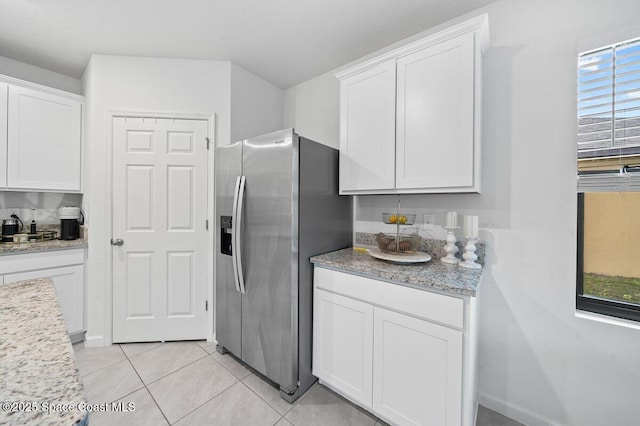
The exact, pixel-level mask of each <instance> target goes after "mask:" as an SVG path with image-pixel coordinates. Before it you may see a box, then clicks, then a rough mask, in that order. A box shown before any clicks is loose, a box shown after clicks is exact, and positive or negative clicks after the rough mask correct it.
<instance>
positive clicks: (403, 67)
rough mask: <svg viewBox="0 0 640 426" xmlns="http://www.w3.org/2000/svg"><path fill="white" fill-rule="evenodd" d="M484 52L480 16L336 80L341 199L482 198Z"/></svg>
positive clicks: (483, 18)
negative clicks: (463, 195)
mask: <svg viewBox="0 0 640 426" xmlns="http://www.w3.org/2000/svg"><path fill="white" fill-rule="evenodd" d="M487 46H488V18H487V15H482V16H480V17H477V18H474V19H471V20H469V21H466V22H463V23H461V24H458V25H455V26H453V27H450V28H448V29H446V30H443V31H440V32H438V33H435V34H433V35H430V36H428V37H426V38H424V39H421V40H418V41H415V42H413V43H410V44H408V45H406V46H402V47H400V48H398V49H395V50H393V51H391V52H388V53H386V54H384V55H381V56H380V57H377V58H373V59H370V60H368V61H366V62H363V63H362V64H359V65H357V66H355V67H352V68H349V69H347V70H345V71H342V72H340V73H338V74H337V75H336V76H337V77H338V78H339V79H340V159H341V162H340V192H341V193H343V194H392V193H432V192H433V193H435V192H440V193H446V192H480V123H481V122H480V107H481V99H480V95H481V82H482V76H481V71H482V67H481V65H482V54H483V53H484V51H485V50H486V48H487ZM390 90H392V92H391V93H390V92H389V91H390ZM392 129H393V130H392Z"/></svg>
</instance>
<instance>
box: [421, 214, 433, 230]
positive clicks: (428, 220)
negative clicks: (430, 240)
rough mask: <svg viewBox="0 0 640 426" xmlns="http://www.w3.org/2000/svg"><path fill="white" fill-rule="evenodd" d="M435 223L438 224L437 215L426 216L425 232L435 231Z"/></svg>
mask: <svg viewBox="0 0 640 426" xmlns="http://www.w3.org/2000/svg"><path fill="white" fill-rule="evenodd" d="M435 223H436V215H435V214H425V215H424V225H423V228H424V230H425V231H433V230H434V225H435Z"/></svg>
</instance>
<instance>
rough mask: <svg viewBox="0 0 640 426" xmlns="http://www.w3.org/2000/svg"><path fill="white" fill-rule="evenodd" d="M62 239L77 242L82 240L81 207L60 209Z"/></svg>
mask: <svg viewBox="0 0 640 426" xmlns="http://www.w3.org/2000/svg"><path fill="white" fill-rule="evenodd" d="M58 216H59V217H60V239H61V240H77V239H78V238H80V222H78V221H79V220H80V207H60V208H59V209H58Z"/></svg>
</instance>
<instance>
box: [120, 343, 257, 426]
mask: <svg viewBox="0 0 640 426" xmlns="http://www.w3.org/2000/svg"><path fill="white" fill-rule="evenodd" d="M196 345H197V346H198V347H199V348H200V349H202V350H203V351H204V352H205V356H203V357H201V358H198V359H196V360H194V361H192V362H190V363H189V364H187V365H185V366H183V367H180V368H178V369H177V370H175V371H172V372H171V373H169V374H167V375H165V376H162V377H160V378H158V379H156V380H154V381H153V382H151V383H149V385H152V384H153V383H156V382H157V381H159V380H162V379H163V378H165V377H168V376H170V375H171V374H173V373H176V372H178V371H180V370H182V369H184V368H186V367H188V366H190V365H192V364H194V363H196V362H198V361H200V360H202V359H204V358H206V357H208V356H210V357H211V359H212V360H213V361H215V362H216V363H217V364H219V365H220V366H221V367H222V368H224V369H225V370H227V372H228V373H229V374H230V375H231V376H232V377H233V378H235V379H236V382H234V383H233V384H231V385H230V386H228V387H226V388H225V389H223V390H221V391H220V392H218V393H217V394H215V395H214V396H212V397H211V398H209V399H208V400H206V401H205V402H203V403H202V404H200V405H198V406H197V407H195V408H194V409H193V410H191V411H189V412H188V413H186V414H185V415H184V416H182V417H180V418H178V419H177V420H176V421H175V422H173V423H171V422H170V421H169V419H168V418H167V416H166V415H165V413H164V411H163V410H162V408H161V407H160V404H158V401H156V399H155V397H154V396H153V393H152V392H151V390H150V389H149V388H148V385H147V384H146V383H145V382H144V380H142V377H140V374H139V373H138V370H136V368H135V366H134V365H133V363H131V359H130V358H129V357H128V356H127V354H126V353H125V356H126V357H127V361H129V363H130V364H131V367H132V368H133V370H134V371H135V372H136V374H137V375H138V377H139V378H140V381H141V382H142V385H143V386H144V388H145V389H146V390H147V392H149V395H150V396H151V399H153V402H154V404H155V405H156V407H157V408H158V410H160V413H162V416H163V417H164V418H165V420H166V421H167V423H168V424H169V425H174V424H176V423H178V422H179V421H180V420H182V419H184V418H185V417H187V416H188V415H189V414H191V413H193V412H194V411H196V410H197V409H199V408H200V407H202V406H203V405H205V404H207V403H208V402H209V401H211V400H212V399H215V398H216V397H218V396H219V395H220V394H222V393H223V392H225V391H226V390H228V389H230V388H231V387H233V386H234V385H236V384H237V383H241V382H242V379H239V378H238V377H236V376H235V375H234V374H233V373H232V372H231V371H230V370H229V369H228V368H227V367H225V366H224V364H222V363H221V362H219V361H218V360H217V359H215V358H214V357H213V354H212V353H211V354H210V353H209V352H207V350H206V349H204V348H203V347H202V346H200V345H198V344H197V343H196ZM157 347H158V346H156V347H155V348H151V349H150V350H153V349H156V348H157ZM145 352H148V351H145ZM142 353H144V352H140V353H139V354H136V355H133V356H132V358H134V357H136V356H137V355H140V354H142ZM243 384H244V383H243ZM245 386H246V385H245ZM138 390H140V389H138ZM132 393H133V392H132Z"/></svg>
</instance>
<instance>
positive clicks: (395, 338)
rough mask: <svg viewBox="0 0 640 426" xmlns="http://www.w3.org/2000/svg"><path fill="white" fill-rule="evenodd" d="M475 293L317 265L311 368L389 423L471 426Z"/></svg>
mask: <svg viewBox="0 0 640 426" xmlns="http://www.w3.org/2000/svg"><path fill="white" fill-rule="evenodd" d="M473 299H475V298H470V297H466V298H464V297H463V298H458V297H450V296H446V295H442V294H438V293H432V292H429V291H424V290H419V289H411V288H408V287H404V286H399V285H396V284H390V283H385V282H382V281H378V280H373V279H369V278H363V277H360V276H355V275H351V274H348V273H342V272H337V271H332V270H327V269H324V268H319V267H316V268H315V270H314V313H313V320H314V324H313V374H314V375H315V376H317V377H318V378H319V379H320V381H321V383H323V384H325V385H326V386H328V387H330V388H332V389H333V390H335V391H336V392H338V393H340V394H342V395H343V396H345V397H346V398H347V399H349V400H351V401H352V402H354V403H356V404H358V405H360V406H362V407H363V408H366V409H367V410H369V411H371V412H372V413H374V414H375V415H377V416H379V417H380V418H382V419H384V420H385V421H388V422H390V423H391V424H398V425H437V426H460V425H465V426H472V425H473V422H474V421H475V414H476V409H477V400H476V394H477V384H476V380H475V352H476V350H475V339H474V338H472V336H470V333H469V330H471V329H473V330H474V332H475V325H473V324H474V321H475V319H474V317H475V313H474V312H473V309H472V305H474V304H475V300H473ZM403 307H404V309H403ZM430 315H433V316H432V317H430ZM456 317H459V318H456Z"/></svg>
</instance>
